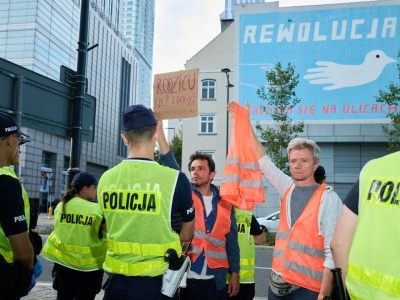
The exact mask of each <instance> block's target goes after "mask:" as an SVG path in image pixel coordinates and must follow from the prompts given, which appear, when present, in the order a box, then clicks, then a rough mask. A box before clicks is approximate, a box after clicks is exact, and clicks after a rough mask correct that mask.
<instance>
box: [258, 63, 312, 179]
mask: <svg viewBox="0 0 400 300" xmlns="http://www.w3.org/2000/svg"><path fill="white" fill-rule="evenodd" d="M266 77H267V82H268V83H269V85H268V86H266V87H262V88H260V89H258V90H257V95H258V97H260V98H261V99H263V100H265V101H267V103H268V106H270V107H273V110H272V113H271V117H272V119H273V120H274V122H275V123H274V124H273V125H272V126H267V127H266V128H265V129H264V128H263V127H262V126H261V125H260V124H259V123H257V124H256V129H257V131H258V132H259V134H260V135H261V138H262V139H263V140H264V141H266V151H267V154H268V155H269V157H270V158H271V160H272V161H273V162H274V163H275V165H276V166H277V167H278V168H279V169H281V170H282V171H284V172H285V173H286V174H289V173H290V171H289V164H288V158H287V153H286V148H287V145H288V144H289V142H290V140H292V139H293V138H295V137H297V133H298V132H303V129H304V123H303V122H292V119H291V118H290V116H289V114H290V113H291V112H292V110H293V108H294V107H295V106H296V105H297V104H298V103H299V102H300V99H299V98H298V97H297V96H296V91H295V88H296V86H297V85H298V83H299V74H296V73H295V68H294V66H293V65H292V64H291V63H288V66H287V68H286V69H283V68H282V65H281V63H280V62H278V63H277V64H276V66H275V69H274V70H271V71H267V72H266Z"/></svg>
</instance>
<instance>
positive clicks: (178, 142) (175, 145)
mask: <svg viewBox="0 0 400 300" xmlns="http://www.w3.org/2000/svg"><path fill="white" fill-rule="evenodd" d="M182 135H183V132H182V128H180V129H179V130H178V134H176V135H174V136H173V138H172V140H171V143H169V147H170V148H171V150H172V152H173V153H174V156H175V159H176V161H177V163H178V165H179V166H180V167H181V168H182ZM154 160H155V161H156V162H158V163H159V164H160V165H162V162H161V158H160V151H159V150H158V149H155V150H154Z"/></svg>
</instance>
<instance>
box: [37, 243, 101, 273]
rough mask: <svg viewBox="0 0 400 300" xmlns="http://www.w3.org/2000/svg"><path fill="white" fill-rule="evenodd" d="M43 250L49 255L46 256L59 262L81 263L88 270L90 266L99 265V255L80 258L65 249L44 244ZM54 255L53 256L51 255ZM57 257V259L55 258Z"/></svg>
mask: <svg viewBox="0 0 400 300" xmlns="http://www.w3.org/2000/svg"><path fill="white" fill-rule="evenodd" d="M43 252H45V253H46V254H47V255H45V256H44V257H46V258H48V259H50V260H53V261H56V262H59V261H64V262H68V264H74V265H80V266H82V269H84V270H86V268H87V267H88V266H96V265H99V258H98V257H88V258H78V257H73V256H71V255H69V254H68V253H65V252H63V251H60V250H59V249H56V248H53V247H49V246H48V245H46V244H45V245H44V248H43ZM50 256H52V257H50ZM55 258H57V259H55ZM100 265H101V263H100Z"/></svg>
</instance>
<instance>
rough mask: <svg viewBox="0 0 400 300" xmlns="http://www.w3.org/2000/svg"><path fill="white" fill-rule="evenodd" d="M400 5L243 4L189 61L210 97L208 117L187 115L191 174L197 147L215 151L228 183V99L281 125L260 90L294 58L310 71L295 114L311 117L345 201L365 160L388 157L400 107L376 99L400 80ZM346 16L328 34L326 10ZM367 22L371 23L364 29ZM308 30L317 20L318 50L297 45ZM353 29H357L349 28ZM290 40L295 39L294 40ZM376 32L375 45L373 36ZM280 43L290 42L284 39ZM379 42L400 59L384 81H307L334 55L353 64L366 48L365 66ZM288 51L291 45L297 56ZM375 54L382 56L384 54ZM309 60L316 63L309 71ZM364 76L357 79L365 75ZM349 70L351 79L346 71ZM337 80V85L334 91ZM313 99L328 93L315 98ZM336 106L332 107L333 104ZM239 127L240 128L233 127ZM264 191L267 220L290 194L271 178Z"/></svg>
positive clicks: (308, 133) (202, 107)
mask: <svg viewBox="0 0 400 300" xmlns="http://www.w3.org/2000/svg"><path fill="white" fill-rule="evenodd" d="M398 8H399V2H398V1H384V2H371V3H369V4H366V3H352V4H338V5H323V6H317V7H303V8H293V7H291V8H279V6H278V3H277V2H276V3H259V4H241V5H236V6H235V20H234V22H233V23H232V24H231V25H230V26H228V27H227V28H226V30H224V31H223V32H222V33H221V34H220V35H218V36H217V37H216V38H215V39H214V40H213V41H211V42H210V43H209V44H208V45H207V46H206V47H205V48H203V49H202V50H201V51H200V52H199V53H197V54H196V55H195V56H194V57H192V58H191V59H190V60H188V61H187V63H186V69H194V68H199V69H200V75H199V91H200V95H199V116H198V117H197V118H188V119H183V153H182V160H183V162H182V165H183V171H185V172H186V174H187V175H189V172H188V169H187V164H188V162H189V156H190V155H191V154H192V153H194V152H195V151H203V152H207V153H210V154H212V155H213V157H214V160H215V162H216V167H217V170H216V171H217V174H216V177H215V179H214V182H213V183H214V184H216V185H217V186H218V185H220V183H221V179H222V174H223V168H224V166H225V163H226V146H227V142H226V134H227V111H226V103H227V98H228V97H229V100H230V101H237V102H239V103H240V104H242V105H244V103H245V101H246V100H247V101H249V104H250V106H251V109H250V118H251V120H252V124H253V125H255V124H256V123H257V122H260V124H261V125H263V126H268V125H269V124H272V120H271V118H270V116H269V115H268V114H267V113H262V109H261V107H263V106H265V105H266V103H265V102H264V103H263V102H262V101H263V100H261V99H259V98H258V97H257V95H256V91H257V89H258V88H260V87H261V86H263V85H265V82H266V78H265V72H266V70H268V68H269V69H272V68H273V66H274V65H275V64H276V63H277V62H278V61H279V62H281V63H282V65H283V67H286V65H287V62H291V63H292V64H294V65H295V67H297V68H296V71H297V73H299V74H300V78H299V80H300V82H299V86H298V89H297V90H296V91H297V95H298V97H299V98H300V99H301V100H302V102H301V103H300V104H299V106H300V105H303V106H302V108H301V112H298V113H297V112H293V114H292V115H291V117H292V118H293V119H294V120H298V121H304V123H305V127H304V132H303V133H300V134H299V136H300V137H304V138H308V139H312V140H314V141H316V142H317V144H318V145H319V147H320V148H321V157H320V159H321V161H320V163H321V165H323V166H324V168H325V170H326V175H327V182H328V183H329V184H330V185H332V186H333V187H334V189H335V191H336V192H337V193H338V194H339V196H340V197H341V198H342V200H344V198H345V196H346V194H347V192H348V191H349V190H350V188H351V186H352V185H353V184H354V182H355V181H356V180H357V178H358V175H359V172H360V170H361V169H362V167H363V166H364V164H365V163H366V162H367V161H368V160H370V159H373V158H376V157H379V156H382V155H385V154H387V147H388V144H387V137H386V136H385V135H384V134H383V132H382V128H381V124H382V123H384V124H385V123H389V122H390V120H389V119H388V118H387V117H386V113H387V112H388V111H390V110H393V111H396V110H397V109H398V108H397V106H396V107H390V108H388V107H383V106H379V105H378V104H377V103H376V102H375V98H374V97H375V96H377V95H378V93H379V90H384V89H385V87H386V86H387V85H388V84H389V81H396V80H398V74H397V70H396V62H397V60H396V58H397V51H398V38H397V36H396V34H397V35H398V32H396V31H398V30H399V25H398V22H397V15H396V10H398ZM356 13H357V14H364V15H365V16H364V17H363V18H361V17H360V18H356V17H354V18H352V17H351V16H352V15H353V14H356ZM341 14H342V15H343V16H344V17H343V18H342V19H340V18H339V19H333V21H332V22H331V23H330V24H331V26H333V27H335V26H336V27H335V28H336V29H335V30H338V31H332V29H330V30H331V31H329V30H328V31H327V32H324V31H323V30H325V29H324V27H323V26H324V25H323V24H322V21H323V20H322V19H321V16H322V17H324V18H325V19H329V18H331V19H332V18H336V17H338V16H341ZM289 15H290V16H291V17H290V18H289V17H288V16H289ZM302 16H308V19H304V20H302V19H301V17H302ZM356 16H357V17H358V15H356ZM275 19H278V20H280V21H282V20H284V21H285V22H286V23H285V25H280V24H279V21H277V22H278V23H274V22H275V21H274V20H275ZM361 19H362V20H361ZM335 20H338V21H337V22H336V21H335ZM360 20H361V21H360ZM257 22H258V23H257ZM291 24H294V25H291ZM309 24H311V25H309ZM332 24H333V25H332ZM347 24H349V25H348V26H347ZM361 24H364V27H368V28H362V26H361ZM296 26H297V27H296ZM308 26H311V27H310V32H309V33H310V34H309V37H308V39H309V42H310V45H305V47H304V48H307V47H309V48H310V51H309V52H301V51H305V50H304V49H303V48H301V47H303V44H301V43H305V42H303V41H298V43H295V42H294V41H295V39H300V40H301V39H304V38H305V37H306V34H307V30H308V29H307V28H308ZM345 26H347V27H346V28H347V32H345V33H343V32H344V31H343V30H345V29H344V28H345ZM371 26H372V28H371ZM298 28H302V30H303V31H302V32H301V31H298V32H300V33H293V35H292V36H291V32H292V30H293V32H295V31H296V30H297V29H298ZM317 29H318V30H319V31H318V30H317ZM246 30H247V31H246ZM317 31H318V32H317ZM367 31H368V32H367ZM246 34H247V37H246ZM296 34H297V35H296ZM341 34H343V36H341ZM368 34H369V35H368ZM324 35H326V42H327V43H328V42H329V43H334V42H336V40H335V36H336V35H337V36H336V38H337V40H338V42H337V45H336V44H334V45H333V46H332V45H329V47H332V48H328V49H325V48H324V47H325V46H324V44H323V43H324V41H323V40H324V39H325V37H324ZM329 35H330V36H329ZM328 36H329V37H328ZM290 37H292V38H293V39H292V40H290V42H289V40H288V39H290ZM374 37H375V38H376V39H375V41H373V40H372V39H373V38H374ZM253 38H254V39H253ZM279 39H281V40H279ZM312 39H314V40H312ZM340 39H341V40H340ZM278 40H279V42H280V43H281V44H279V45H278V44H277V43H278ZM360 40H361V42H360ZM371 41H372V42H375V44H373V45H372V46H373V47H378V46H379V47H380V48H377V49H381V50H382V51H383V50H384V52H385V53H386V54H387V56H388V57H390V58H391V59H392V60H393V61H392V60H388V61H389V62H390V63H389V62H388V63H387V64H386V65H385V66H384V68H383V69H382V70H381V74H380V76H378V77H377V79H375V80H371V81H370V82H368V83H364V82H356V81H355V80H354V79H353V77H348V78H347V79H346V84H348V86H346V87H343V88H340V87H338V84H337V85H336V86H335V83H334V82H331V83H329V82H326V81H325V82H326V84H324V85H319V84H317V83H315V82H312V83H311V81H310V79H309V77H307V75H309V74H310V69H312V68H314V67H315V66H316V65H315V62H316V61H322V60H323V59H322V58H323V57H324V55H325V56H326V57H329V58H330V59H331V60H332V61H334V59H337V61H346V57H347V56H351V55H354V56H356V54H359V56H362V57H361V61H359V62H357V64H361V63H362V61H363V59H364V55H365V53H368V52H370V51H372V50H376V49H375V48H374V49H370V47H371V46H370V45H369V44H368V43H369V42H371ZM253 42H254V43H253ZM252 43H253V44H252ZM340 43H342V44H340ZM346 43H349V45H350V46H348V49H349V50H348V51H343V49H346V47H345V46H343V45H345V44H346ZM396 45H397V46H396ZM252 47H253V48H252ZM257 47H258V48H257ZM312 47H314V48H312ZM335 47H337V48H335ZM329 49H332V51H331V52H330V50H329ZM337 49H342V50H341V51H339V50H337ZM350 49H351V50H350ZM353 50H354V51H353ZM285 51H288V52H287V54H286V52H285ZM290 51H291V52H290ZM296 51H297V52H296ZM335 51H336V52H337V53H335ZM333 54H336V56H335V55H333ZM375 57H376V58H382V57H383V55H380V56H379V55H378V57H377V56H375ZM307 60H309V61H307ZM326 60H327V59H326ZM303 63H304V64H305V65H307V64H308V65H309V67H306V68H305V69H304V70H303V69H302V64H303ZM348 64H349V65H350V63H348ZM317 65H318V64H317ZM354 65H356V63H354ZM224 68H227V69H229V70H230V72H229V73H228V74H229V83H230V84H231V85H232V84H233V87H230V88H227V84H228V81H227V76H226V74H225V73H223V72H221V70H222V69H224ZM368 72H374V68H370V69H368ZM337 73H340V71H337ZM360 74H361V73H360ZM360 74H359V75H358V76H356V77H357V78H359V77H361V75H360ZM339 75H341V76H344V77H346V76H348V74H345V73H343V74H339ZM332 80H333V79H332ZM328 84H330V85H328ZM351 84H352V85H351ZM327 86H330V87H331V88H326V87H327ZM313 95H323V96H319V98H318V99H314V98H313V97H312V96H313ZM349 99H351V101H350V100H349ZM323 101H326V102H323ZM328 104H329V105H330V106H329V107H330V109H331V110H329V109H327V105H328ZM378 107H380V108H379V109H378ZM333 108H334V109H333ZM299 110H300V109H299ZM305 110H307V111H308V113H306V112H305ZM310 110H314V114H313V115H310V113H309V112H310ZM328 112H329V114H328ZM229 127H230V125H228V129H229ZM191 128H192V129H191ZM264 187H265V191H266V202H265V203H264V204H260V205H258V206H257V207H256V209H255V212H254V214H255V215H256V216H264V215H267V214H269V213H272V212H274V211H276V210H279V206H280V199H279V197H278V195H277V194H276V192H275V190H274V189H273V188H272V187H271V186H270V185H269V183H268V182H267V181H264Z"/></svg>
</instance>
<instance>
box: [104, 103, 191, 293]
mask: <svg viewBox="0 0 400 300" xmlns="http://www.w3.org/2000/svg"><path fill="white" fill-rule="evenodd" d="M121 127H122V134H121V137H122V140H123V142H124V144H125V145H126V146H127V148H128V158H127V159H125V160H123V161H122V162H121V163H120V164H118V165H117V166H115V167H114V168H112V169H110V170H108V171H106V172H105V173H104V174H103V175H102V177H101V178H100V181H99V186H98V193H97V197H98V200H99V205H100V207H101V210H102V211H103V212H104V217H105V218H106V221H107V231H108V233H107V238H108V250H107V255H106V260H105V263H104V270H105V271H106V272H107V273H108V274H109V278H108V280H107V282H106V283H105V285H104V290H105V294H104V299H105V300H114V299H130V300H135V299H138V300H139V299H152V300H158V299H171V298H168V297H167V296H164V295H162V293H161V287H162V275H163V274H164V272H165V271H166V269H167V268H168V264H167V262H165V260H164V255H165V254H166V253H167V251H176V252H177V254H180V253H181V251H182V247H181V243H180V240H181V241H183V242H188V241H189V240H190V239H191V238H192V237H193V230H194V208H193V201H192V199H191V190H190V183H189V181H188V179H187V177H186V176H185V174H183V173H181V172H178V171H176V170H173V169H171V168H167V167H163V166H161V165H159V164H158V163H157V162H155V161H154V147H155V142H156V141H157V139H158V132H157V121H156V119H155V117H154V114H153V112H152V110H151V109H148V108H146V107H144V106H143V105H140V104H139V105H132V106H129V107H128V108H127V109H125V111H124V113H123V115H122V122H121ZM178 214H180V217H181V219H182V225H181V226H179V227H180V233H179V234H178V233H177V232H175V231H174V230H173V229H172V217H171V216H173V215H178ZM178 298H179V293H176V295H175V298H174V299H178Z"/></svg>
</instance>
